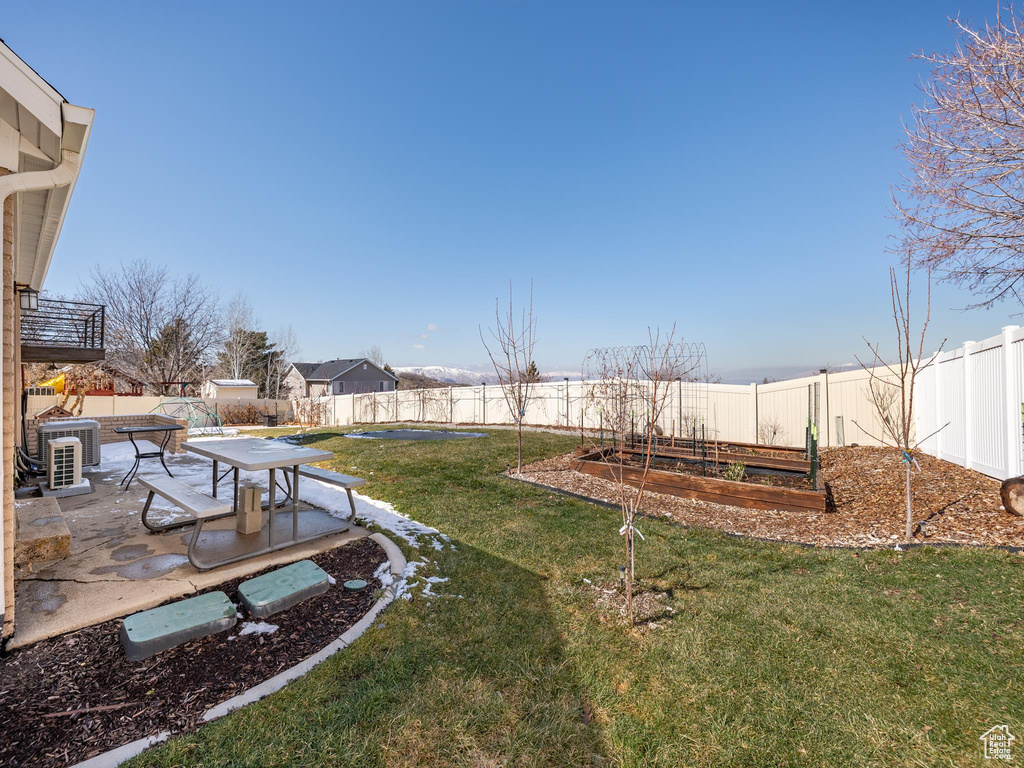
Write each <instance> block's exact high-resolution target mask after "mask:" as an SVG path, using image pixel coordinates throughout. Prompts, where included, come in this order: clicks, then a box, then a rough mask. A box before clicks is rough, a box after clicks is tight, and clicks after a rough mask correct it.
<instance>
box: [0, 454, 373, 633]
mask: <svg viewBox="0 0 1024 768" xmlns="http://www.w3.org/2000/svg"><path fill="white" fill-rule="evenodd" d="M133 457H134V453H133V452H132V450H131V446H130V445H128V444H126V443H116V444H110V445H104V446H103V462H102V464H101V466H100V467H95V468H87V469H86V470H85V472H84V473H83V474H84V476H86V477H88V478H89V480H90V481H91V483H92V486H93V492H92V493H90V494H87V495H82V496H71V497H67V498H61V499H59V500H58V505H59V515H60V517H62V518H63V521H64V523H66V525H67V527H68V530H69V531H70V539H71V542H70V544H71V546H70V554H69V555H68V556H67V557H64V558H63V559H57V560H54V559H45V560H32V561H31V562H27V563H22V565H21V566H20V567H19V568H18V571H17V574H16V593H17V606H18V611H17V616H16V625H15V633H14V636H13V637H12V638H11V640H10V641H9V643H8V645H9V647H10V648H18V647H23V646H26V645H31V644H32V643H36V642H38V641H40V640H43V639H45V638H47V637H52V636H55V635H59V634H63V633H65V632H69V631H71V630H75V629H80V628H82V627H86V626H90V625H93V624H97V623H100V622H103V621H107V620H110V619H113V618H117V617H121V616H126V615H128V614H131V613H135V612H137V611H141V610H145V609H147V608H152V607H153V606H156V605H158V604H160V603H162V602H164V601H166V600H170V599H172V598H176V597H180V596H183V595H189V594H192V593H194V592H196V591H199V590H202V589H205V588H207V587H210V586H213V585H216V584H219V583H221V582H224V581H226V580H229V579H233V578H236V577H239V576H243V575H246V574H250V573H254V572H256V571H260V570H262V569H264V568H266V567H268V566H271V565H277V564H285V563H290V562H294V561H296V560H301V559H303V558H306V557H308V556H310V555H312V554H315V553H316V552H322V551H325V550H327V549H331V548H333V547H338V546H341V545H343V544H345V543H347V542H349V541H352V540H354V539H357V538H361V537H363V536H366V535H368V533H369V532H368V531H366V530H365V529H363V528H359V527H357V526H352V527H351V528H350V529H349V530H348V531H346V532H343V533H339V534H335V535H330V536H326V537H324V538H322V539H318V540H316V541H313V542H308V543H306V544H300V545H296V546H294V547H289V548H286V549H282V550H279V551H277V552H273V553H268V554H265V555H261V556H259V557H255V558H252V559H249V560H244V561H241V562H238V563H234V564H231V565H226V566H223V567H220V568H215V569H213V570H211V571H206V572H199V571H198V570H196V568H194V567H193V566H192V565H191V563H189V561H188V558H187V557H186V548H187V544H188V541H189V539H190V538H191V536H192V527H191V526H189V527H185V528H179V529H175V530H173V531H167V532H165V533H161V534H153V533H150V532H148V531H147V530H146V529H145V528H144V527H143V525H142V523H141V512H142V507H143V504H144V503H145V499H146V490H145V489H144V488H143V487H142V486H141V485H139V483H138V482H137V481H134V482H132V485H131V488H130V489H129V490H127V491H126V490H124V489H123V488H122V487H120V486H119V482H120V481H121V478H122V477H123V476H124V474H125V472H127V470H128V468H129V467H130V466H131V463H132V460H133ZM167 463H168V466H169V468H170V470H171V472H173V473H174V476H175V477H176V478H177V479H179V480H182V481H183V482H185V483H187V484H189V485H191V486H192V487H194V488H196V489H198V490H200V491H202V492H204V493H210V490H211V479H212V467H211V463H210V461H208V460H207V459H203V458H200V457H197V456H193V455H191V454H179V455H175V456H171V455H168V457H167ZM156 474H163V469H162V468H161V467H160V464H159V462H158V461H155V460H148V461H147V460H144V461H143V464H142V468H141V469H140V472H139V476H140V477H145V476H147V475H156ZM242 480H243V481H251V482H254V483H256V484H258V485H260V487H261V488H262V489H263V491H264V499H266V489H267V483H268V480H267V473H266V472H258V473H257V472H253V473H246V472H243V473H242ZM307 488H308V489H309V496H307V493H306V492H305V489H307ZM230 494H231V482H230V477H228V478H225V479H224V481H223V482H222V483H221V485H220V496H221V498H228V499H229V498H230ZM282 496H283V494H282V493H281V492H280V491H278V499H279V500H280V499H281V497H282ZM300 496H301V497H303V498H309V497H312V498H314V499H315V500H316V501H317V503H318V505H319V506H320V507H327V508H328V510H329V511H325V510H324V509H322V508H318V507H314V506H312V505H311V504H309V503H307V502H306V501H300V504H299V509H300V512H299V526H300V535H303V536H304V535H310V534H313V533H316V532H320V531H325V530H329V529H331V528H336V527H338V526H339V525H341V523H342V520H341V519H339V517H344V516H347V515H344V514H342V513H341V512H340V510H342V509H345V510H346V511H347V500H346V499H345V495H344V491H338V490H336V489H333V488H329V487H327V486H324V485H321V484H319V483H317V482H316V481H311V480H305V481H303V483H302V484H301V485H300ZM335 496H336V497H337V498H336V501H337V504H334V501H335V498H334V497H335ZM38 501H47V500H38ZM364 503H365V502H364ZM25 504H28V505H30V506H31V505H34V504H36V501H35V500H26V501H19V505H25ZM38 506H39V508H40V509H41V510H42V511H41V512H40V513H39V514H38V515H36V517H35V518H32V517H31V516H30V515H26V519H30V520H31V522H30V523H29V525H31V526H40V527H43V526H54V525H55V524H56V525H58V526H59V525H60V521H59V520H56V519H55V515H54V514H53V511H54V509H53V505H52V503H51V504H50V505H48V506H46V505H42V504H39V505H38ZM152 509H153V511H152V512H151V513H150V515H151V519H153V520H155V521H157V522H169V521H171V520H173V519H175V518H177V517H179V516H183V514H184V513H182V512H181V511H180V510H177V509H175V508H174V507H173V506H172V505H171V504H169V503H168V502H165V501H163V500H162V499H160V498H159V497H157V498H156V499H155V500H154V502H153V507H152ZM332 511H335V512H339V515H338V516H335V515H332V514H331V512H332ZM264 517H265V519H264V526H263V529H262V531H261V532H260V533H253V534H250V535H247V536H246V535H241V534H238V533H236V532H235V518H233V517H228V518H224V519H222V520H217V521H214V522H211V523H208V524H207V525H206V526H204V528H203V533H202V537H201V539H200V544H201V546H215V547H217V548H218V550H219V551H221V552H223V551H237V552H242V551H249V550H255V549H257V548H258V547H259V545H260V544H261V543H265V542H266V540H267V535H268V529H267V521H266V517H267V516H266V515H265V516H264ZM291 526H292V515H291V509H290V507H289V508H287V509H281V510H279V511H278V512H277V514H276V520H275V538H277V539H278V540H282V539H286V538H288V537H290V535H291ZM58 549H59V548H58ZM61 554H63V552H51V551H50V550H48V549H47V548H46V547H42V548H40V549H39V550H38V551H35V552H33V557H40V558H52V557H54V556H59V555H61Z"/></svg>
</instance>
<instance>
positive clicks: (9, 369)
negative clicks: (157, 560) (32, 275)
mask: <svg viewBox="0 0 1024 768" xmlns="http://www.w3.org/2000/svg"><path fill="white" fill-rule="evenodd" d="M8 173H10V171H8V170H6V169H3V168H0V175H2V176H6V175H7V174H8ZM2 251H3V326H4V328H3V352H2V358H0V359H2V362H0V371H2V373H3V377H2V379H3V385H2V390H3V406H4V418H3V438H4V439H3V462H2V463H3V477H2V478H0V480H2V482H0V485H3V526H4V548H3V549H4V551H3V581H4V585H3V589H4V606H5V608H4V625H3V635H4V637H7V636H8V635H10V634H11V633H13V632H14V435H15V426H14V414H15V409H14V391H15V386H16V382H15V376H16V375H17V368H16V366H15V364H14V196H13V195H11V196H8V197H7V199H5V200H4V201H3V248H2Z"/></svg>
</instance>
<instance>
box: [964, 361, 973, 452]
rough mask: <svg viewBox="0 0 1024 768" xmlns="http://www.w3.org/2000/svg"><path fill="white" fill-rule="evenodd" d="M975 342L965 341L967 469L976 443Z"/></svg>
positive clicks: (965, 444)
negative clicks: (972, 408)
mask: <svg viewBox="0 0 1024 768" xmlns="http://www.w3.org/2000/svg"><path fill="white" fill-rule="evenodd" d="M973 344H974V342H973V341H965V342H964V346H963V350H964V363H963V369H964V466H965V467H966V468H967V469H970V468H971V460H972V459H973V455H972V454H973V451H972V448H973V443H974V413H973V411H972V410H971V398H972V397H973V396H974V382H973V381H971V368H972V367H973V366H972V364H971V353H970V351H969V350H970V348H971V346H972V345H973Z"/></svg>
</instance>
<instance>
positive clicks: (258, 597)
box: [238, 560, 330, 619]
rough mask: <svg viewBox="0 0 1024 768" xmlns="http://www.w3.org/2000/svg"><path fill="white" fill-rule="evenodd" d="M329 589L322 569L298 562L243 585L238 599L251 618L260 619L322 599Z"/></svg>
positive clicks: (305, 562)
mask: <svg viewBox="0 0 1024 768" xmlns="http://www.w3.org/2000/svg"><path fill="white" fill-rule="evenodd" d="M329 587H330V584H329V583H328V576H327V572H326V571H325V570H324V569H323V568H321V567H320V566H319V565H317V564H316V563H314V562H313V561H312V560H300V561H299V562H297V563H292V564H291V565H286V566H285V567H284V568H279V569H277V570H276V571H271V572H270V573H265V574H263V575H262V576H257V577H256V578H255V579H249V580H247V581H243V582H242V583H241V584H239V585H238V597H239V598H240V599H241V601H242V604H243V605H244V606H245V609H246V610H247V611H248V612H249V613H250V614H251V615H252V616H255V617H256V618H259V619H263V618H266V617H267V616H272V615H274V614H275V613H280V612H281V611H284V610H287V609H288V608H291V607H292V606H293V605H298V604H299V603H301V602H302V601H303V600H306V599H308V598H310V597H315V596H316V595H322V594H323V593H324V592H326V591H327V590H328V589H329Z"/></svg>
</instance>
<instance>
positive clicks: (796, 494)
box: [573, 447, 827, 512]
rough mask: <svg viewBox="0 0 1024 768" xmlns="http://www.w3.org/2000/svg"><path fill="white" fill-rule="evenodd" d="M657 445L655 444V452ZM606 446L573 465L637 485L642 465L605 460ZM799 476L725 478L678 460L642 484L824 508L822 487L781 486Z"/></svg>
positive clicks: (734, 502) (767, 504)
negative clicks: (677, 462)
mask: <svg viewBox="0 0 1024 768" xmlns="http://www.w3.org/2000/svg"><path fill="white" fill-rule="evenodd" d="M626 452H627V453H628V454H629V457H628V458H630V459H632V458H635V457H636V455H638V454H639V451H638V450H636V449H626ZM660 453H661V448H660V447H659V455H660ZM610 455H611V449H610V448H604V449H601V450H598V451H591V452H589V453H584V454H582V455H580V456H577V457H575V459H574V462H573V469H575V470H576V471H578V472H583V473H585V474H588V475H593V476H594V477H602V478H605V479H607V480H614V481H617V480H618V479H619V474H620V473H621V475H622V479H623V480H624V481H625V482H626V483H627V484H629V485H633V486H639V484H640V483H641V482H642V480H643V469H642V468H641V467H639V466H630V464H629V463H625V462H624V463H623V464H621V465H620V464H619V462H618V461H617V459H612V460H611V461H609V460H607V459H606V458H605V457H607V456H610ZM800 480H802V478H793V477H790V478H771V477H768V478H760V477H759V478H751V481H735V480H725V479H723V478H719V477H710V476H708V477H703V476H700V475H699V474H695V473H694V471H693V465H692V464H684V463H683V462H679V465H678V466H677V467H676V468H675V470H674V471H673V470H670V469H650V470H648V472H647V482H646V485H645V487H646V488H647V490H650V491H652V492H654V493H664V494H667V495H670V496H678V497H680V498H684V499H698V500H700V501H710V502H713V503H716V504H728V505H729V506H733V507H741V508H744V509H781V510H786V511H790V512H824V511H825V510H826V508H827V498H826V493H825V491H824V490H818V491H815V490H812V489H810V488H798V487H782V484H783V483H785V484H786V485H790V486H792V485H796V484H798V483H799V481H800ZM772 481H774V482H776V483H777V484H776V485H771V484H769V483H770V482H772Z"/></svg>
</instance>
